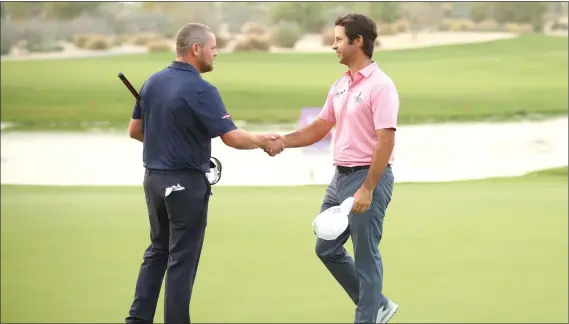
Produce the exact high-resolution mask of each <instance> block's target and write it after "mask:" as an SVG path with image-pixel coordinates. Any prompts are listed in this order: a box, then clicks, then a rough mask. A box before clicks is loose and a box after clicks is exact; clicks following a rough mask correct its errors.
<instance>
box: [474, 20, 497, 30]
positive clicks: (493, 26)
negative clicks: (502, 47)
mask: <svg viewBox="0 0 569 324" xmlns="http://www.w3.org/2000/svg"><path fill="white" fill-rule="evenodd" d="M474 30H477V31H483V32H496V31H501V30H503V28H502V27H501V26H500V24H498V23H497V22H496V21H494V20H484V21H481V22H479V23H478V24H476V25H474Z"/></svg>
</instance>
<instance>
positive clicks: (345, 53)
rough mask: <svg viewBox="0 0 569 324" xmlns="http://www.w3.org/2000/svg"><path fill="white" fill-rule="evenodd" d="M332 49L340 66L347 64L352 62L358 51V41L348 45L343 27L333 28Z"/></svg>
mask: <svg viewBox="0 0 569 324" xmlns="http://www.w3.org/2000/svg"><path fill="white" fill-rule="evenodd" d="M332 49H333V50H334V51H336V54H337V55H338V58H339V59H340V60H339V62H340V63H342V64H346V65H347V64H349V63H350V62H351V60H353V58H354V56H355V53H356V51H357V50H358V39H356V40H354V42H353V43H352V44H349V39H348V36H346V32H345V27H344V26H336V27H335V28H334V44H333V45H332Z"/></svg>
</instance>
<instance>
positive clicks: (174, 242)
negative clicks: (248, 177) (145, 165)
mask: <svg viewBox="0 0 569 324" xmlns="http://www.w3.org/2000/svg"><path fill="white" fill-rule="evenodd" d="M178 184H179V185H180V186H181V187H183V188H184V189H182V190H177V191H176V190H175V191H172V192H171V193H170V194H169V195H168V196H167V197H166V196H165V188H167V187H171V186H175V185H178ZM210 192H211V186H210V184H209V182H208V181H207V178H206V176H205V175H204V174H203V173H200V172H196V171H191V170H187V171H150V170H147V171H146V173H145V176H144V193H145V196H146V205H147V207H148V216H149V220H150V242H151V243H150V246H148V248H147V249H146V251H145V252H144V261H143V263H142V265H141V266H140V271H139V274H138V280H137V282H136V290H135V296H134V301H133V303H132V305H131V308H130V312H129V316H128V317H127V318H126V323H152V322H153V321H154V314H155V312H156V306H157V303H158V297H159V295H160V290H161V287H162V281H163V279H164V275H166V286H165V298H164V322H165V323H176V324H187V323H190V299H191V295H192V288H193V285H194V280H195V277H196V273H197V269H198V263H199V260H200V254H201V250H202V244H203V240H204V235H205V228H206V224H207V207H208V202H209V197H210Z"/></svg>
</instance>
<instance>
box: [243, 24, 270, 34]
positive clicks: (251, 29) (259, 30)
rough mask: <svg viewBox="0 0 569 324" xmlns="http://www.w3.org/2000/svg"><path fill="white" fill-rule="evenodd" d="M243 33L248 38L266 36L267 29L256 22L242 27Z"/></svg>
mask: <svg viewBox="0 0 569 324" xmlns="http://www.w3.org/2000/svg"><path fill="white" fill-rule="evenodd" d="M241 33H243V34H244V35H246V36H265V35H266V34H267V29H266V28H264V27H263V26H262V25H261V24H259V23H256V22H247V23H245V24H243V26H241Z"/></svg>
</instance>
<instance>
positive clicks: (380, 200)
mask: <svg viewBox="0 0 569 324" xmlns="http://www.w3.org/2000/svg"><path fill="white" fill-rule="evenodd" d="M367 174H368V170H367V169H364V170H358V171H355V172H353V173H339V172H338V171H336V174H335V175H334V178H333V179H332V181H331V182H330V184H329V185H328V188H327V190H326V195H325V197H324V201H323V202H322V206H321V208H320V212H323V211H324V210H326V209H328V208H330V207H332V206H337V205H339V204H340V203H342V201H344V200H345V199H346V198H348V197H351V196H353V195H354V194H355V193H356V191H357V190H358V189H359V188H360V187H361V185H362V184H363V182H364V179H365V178H366V176H367ZM392 193H393V172H392V170H391V166H387V168H386V169H385V171H384V174H383V176H382V178H381V180H380V181H379V183H378V184H377V185H376V187H375V190H374V193H373V199H372V202H371V206H370V208H369V209H368V211H366V212H365V213H360V214H350V216H349V227H348V229H347V230H346V231H345V232H344V233H343V234H342V235H340V237H338V238H337V239H336V240H334V241H326V240H322V239H317V240H316V254H317V255H318V257H319V258H320V259H321V260H322V262H323V263H324V265H325V266H326V268H328V270H329V271H330V273H331V274H332V275H333V276H334V278H336V280H337V281H338V283H340V285H341V286H342V287H343V288H344V290H345V291H346V293H347V294H348V295H349V296H350V298H351V299H352V300H353V302H354V303H355V304H356V305H357V307H356V312H355V319H354V322H355V323H375V322H376V318H377V313H378V311H379V309H380V308H381V307H383V306H384V305H386V303H387V298H386V297H385V296H384V295H383V294H382V285H383V284H382V283H383V264H382V261H381V254H380V253H379V242H380V240H381V236H382V232H383V219H384V217H385V211H386V209H387V206H388V205H389V202H390V201H391V195H392ZM350 235H351V237H352V243H353V249H354V258H353V259H352V257H351V256H350V255H349V254H348V252H347V251H346V249H345V248H344V244H345V243H346V241H347V240H348V238H349V237H350Z"/></svg>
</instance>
